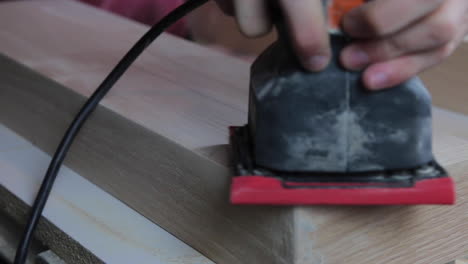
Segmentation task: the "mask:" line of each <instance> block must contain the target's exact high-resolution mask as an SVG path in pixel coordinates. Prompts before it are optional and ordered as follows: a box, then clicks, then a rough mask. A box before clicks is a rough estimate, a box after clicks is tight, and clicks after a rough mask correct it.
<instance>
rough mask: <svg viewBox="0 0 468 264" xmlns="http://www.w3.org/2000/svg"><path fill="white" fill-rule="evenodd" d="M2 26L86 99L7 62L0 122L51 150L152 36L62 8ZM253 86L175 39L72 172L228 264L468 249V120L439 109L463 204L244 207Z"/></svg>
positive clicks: (138, 74)
mask: <svg viewBox="0 0 468 264" xmlns="http://www.w3.org/2000/svg"><path fill="white" fill-rule="evenodd" d="M19 17H28V20H24V21H23V20H21V19H18V18H19ZM0 23H1V24H2V25H3V26H2V28H0V36H2V40H3V41H2V42H1V43H0V52H2V53H4V54H6V55H8V56H10V57H12V58H14V59H15V60H17V61H19V62H21V63H23V64H25V65H27V66H29V67H31V68H32V69H34V70H36V71H38V72H40V73H42V74H43V75H45V76H47V77H48V78H51V79H53V80H55V81H57V82H59V83H61V84H63V85H65V86H66V87H68V88H70V89H71V90H72V91H74V92H71V91H70V90H67V89H65V88H63V87H62V86H59V85H54V84H51V83H50V82H48V81H47V80H45V79H43V78H40V77H39V76H36V75H35V74H33V73H32V72H28V71H20V70H19V69H18V68H16V67H14V65H11V64H9V62H8V61H6V60H2V63H1V64H0V65H1V66H2V67H3V68H2V69H1V71H0V74H1V75H2V78H1V82H0V84H1V86H0V93H1V95H2V96H0V103H1V104H0V122H3V123H4V124H6V125H7V126H9V127H11V128H12V129H14V130H15V131H16V132H17V133H19V134H21V135H23V136H25V137H26V138H28V140H30V141H32V142H33V143H34V144H36V145H38V146H39V147H41V148H42V149H45V150H46V151H47V152H50V151H52V150H53V148H54V147H55V145H56V143H57V140H58V137H59V136H60V134H61V132H62V131H63V129H64V128H65V127H66V124H67V123H68V122H69V120H70V119H71V117H72V114H73V113H74V112H75V111H76V109H77V108H78V106H79V104H80V103H81V102H83V98H82V97H81V95H88V94H89V93H90V91H91V90H92V89H94V88H95V87H96V86H97V84H98V83H99V82H100V81H101V80H102V78H103V77H104V75H105V74H106V73H107V72H108V71H109V70H110V68H111V66H112V65H113V64H115V63H116V61H117V60H118V58H119V57H120V56H121V55H122V54H123V53H124V52H125V50H126V49H128V47H129V46H130V45H131V44H132V43H133V42H134V41H135V39H137V38H138V37H139V36H140V35H141V33H142V32H143V31H144V29H145V28H144V27H143V26H139V25H135V24H133V23H130V22H128V21H125V20H123V19H120V18H116V17H113V16H111V15H108V14H102V13H100V12H98V11H94V10H90V9H89V8H85V7H83V6H80V5H77V4H74V3H70V2H60V3H59V2H53V1H47V2H41V1H37V2H29V3H26V2H23V3H7V4H2V7H1V8H0ZM31 24H34V25H35V30H33V31H31V28H30V25H31ZM96 25H99V26H96ZM104 31H105V32H106V33H105V34H104ZM459 56H462V55H459ZM465 56H466V55H465ZM448 65H450V64H448ZM12 69H13V70H12ZM15 71H16V72H15ZM448 72H449V73H450V72H451V71H450V70H448ZM447 78H451V77H450V76H449V77H447ZM31 84H34V87H32V86H31ZM428 85H429V87H431V90H434V89H439V88H438V86H436V85H435V84H433V83H429V84H428ZM247 88H248V65H247V64H246V63H244V62H242V61H240V60H237V59H234V58H229V57H227V56H224V55H221V54H217V53H215V52H212V51H209V50H207V49H205V48H201V47H198V46H196V45H194V44H191V43H187V42H185V41H182V40H177V39H175V38H173V37H170V36H165V37H163V38H162V39H161V40H159V41H157V42H156V43H155V44H154V45H153V46H152V47H151V48H150V50H149V51H148V52H146V53H145V54H144V55H143V57H142V58H141V59H140V60H139V61H138V62H137V64H136V65H135V66H134V67H132V68H131V70H130V71H129V73H128V74H127V75H126V76H125V77H124V79H122V81H120V82H119V83H118V85H117V87H116V88H115V90H113V91H112V92H111V93H110V94H109V96H108V97H107V98H106V99H105V101H104V102H103V107H101V108H100V109H99V110H98V111H97V112H96V113H95V115H94V116H93V118H92V119H91V120H90V122H89V123H88V124H87V126H86V127H85V128H84V129H83V131H82V133H81V135H80V137H79V138H78V141H77V143H76V144H75V145H74V147H73V148H72V152H71V153H70V156H69V159H68V161H67V165H68V166H70V167H71V168H73V169H75V170H76V171H77V172H79V173H80V174H81V175H83V176H85V177H87V178H88V179H90V180H91V181H93V182H94V183H96V184H97V185H98V186H100V187H101V188H103V189H105V190H106V191H108V192H109V193H111V194H112V195H114V196H116V197H118V198H119V199H121V200H122V201H123V202H125V203H127V204H128V205H130V206H131V207H133V208H134V209H136V210H137V211H138V212H140V213H141V214H143V215H145V216H146V217H148V218H149V219H150V220H152V221H154V222H155V223H158V224H159V225H161V226H162V227H163V228H165V229H166V230H168V231H170V232H171V233H173V234H174V235H176V236H177V237H179V238H181V239H183V240H184V241H186V242H188V243H189V244H190V245H192V246H194V247H195V248H197V249H199V250H200V251H201V252H203V253H204V254H206V255H207V256H208V257H210V258H212V259H213V260H214V261H216V262H218V263H223V264H224V263H227V264H229V263H273V264H274V263H284V264H286V263H287V264H290V263H296V264H319V263H331V264H335V263H344V262H346V263H363V264H374V263H408V264H410V263H411V264H413V263H420V264H426V263H447V262H448V261H450V260H453V259H456V258H457V257H460V256H461V255H463V254H465V253H466V252H468V245H467V243H466V241H468V233H467V231H466V230H468V215H467V214H466V212H467V210H468V202H467V197H468V182H467V179H468V173H467V172H468V162H467V160H468V118H467V117H466V116H463V115H459V114H454V113H451V112H447V111H444V110H437V109H436V110H435V113H434V119H435V124H434V127H435V150H436V156H437V157H438V158H439V160H440V161H441V162H442V163H443V164H444V165H445V166H447V167H448V169H449V170H450V172H451V173H452V175H453V176H454V178H455V179H456V181H457V184H458V185H457V186H458V194H459V200H458V203H457V205H456V206H451V207H447V206H413V207H307V208H305V207H297V208H271V207H234V206H230V205H228V203H227V190H228V189H227V188H228V182H229V175H230V173H229V169H228V168H227V167H226V165H227V164H228V163H227V160H226V154H227V147H226V143H227V129H226V128H227V126H229V125H239V124H243V123H244V122H245V120H246V103H247ZM456 91H457V92H462V91H461V90H458V89H457V90H456ZM462 95H463V94H460V95H458V96H460V97H461V96H462ZM454 96H455V95H454Z"/></svg>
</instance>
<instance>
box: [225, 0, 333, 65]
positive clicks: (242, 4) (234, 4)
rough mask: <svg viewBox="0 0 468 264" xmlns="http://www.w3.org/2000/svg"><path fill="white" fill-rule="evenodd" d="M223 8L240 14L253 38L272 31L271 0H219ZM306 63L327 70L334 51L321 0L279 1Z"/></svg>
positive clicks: (241, 24)
mask: <svg viewBox="0 0 468 264" xmlns="http://www.w3.org/2000/svg"><path fill="white" fill-rule="evenodd" d="M216 1H217V2H218V4H219V6H220V7H221V9H222V10H223V11H224V12H225V13H227V14H229V15H234V14H236V20H237V23H238V25H239V28H240V29H241V31H242V32H243V33H244V34H245V35H247V36H249V37H257V36H261V35H264V34H266V33H268V32H270V30H271V28H272V21H271V19H270V17H269V14H268V8H267V3H268V1H271V0H216ZM279 3H280V5H281V7H282V8H283V13H284V15H285V19H286V22H287V24H288V27H289V31H290V33H291V40H292V44H293V46H294V49H295V51H296V54H297V56H298V58H299V60H300V61H301V63H302V65H303V66H304V67H305V68H307V69H309V70H311V71H320V70H322V69H324V68H325V67H326V66H327V65H328V63H329V60H330V57H331V50H330V47H329V38H328V32H327V27H326V23H325V19H324V14H323V7H322V1H321V0H279Z"/></svg>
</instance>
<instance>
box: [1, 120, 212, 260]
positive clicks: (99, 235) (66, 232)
mask: <svg viewBox="0 0 468 264" xmlns="http://www.w3.org/2000/svg"><path fill="white" fill-rule="evenodd" d="M49 160H50V156H49V155H47V154H46V153H44V152H43V151H41V150H40V149H38V148H37V147H35V146H33V145H32V144H31V143H30V142H28V141H26V140H25V139H24V138H21V137H20V136H18V135H16V134H15V133H14V132H13V131H11V130H9V129H7V128H6V127H5V126H3V125H2V124H0V259H1V257H2V252H3V253H6V255H5V257H7V259H8V260H10V261H11V262H8V263H13V257H14V253H15V248H14V246H16V245H17V243H18V241H19V239H20V237H19V236H18V234H19V233H20V232H21V231H22V229H20V227H21V228H22V227H23V226H22V225H23V224H24V223H25V221H26V212H27V210H28V209H29V206H30V205H31V204H32V202H33V200H34V196H35V194H36V191H37V189H39V185H40V183H41V180H42V177H43V173H44V171H45V170H46V169H47V165H48V162H49ZM3 215H8V216H10V217H11V218H12V219H14V220H15V223H16V224H17V226H14V225H13V224H11V225H10V226H8V225H7V226H3V225H4V224H5V219H3V218H2V217H3ZM43 216H44V218H43V220H42V221H41V222H40V224H39V226H38V229H37V231H36V236H37V237H38V238H39V239H40V240H42V241H44V244H47V249H50V250H52V251H53V252H55V253H56V254H58V255H60V256H61V257H62V258H63V259H64V260H65V261H66V263H74V264H90V263H93V264H98V263H112V264H128V263H142V264H143V263H156V264H159V263H162V264H166V263H170V264H194V263H197V264H213V262H211V261H209V260H208V259H207V258H206V257H203V256H202V255H201V254H200V253H199V252H196V251H195V250H194V249H193V248H190V247H189V246H187V245H186V244H184V243H182V242H181V241H180V240H178V239H177V238H175V237H174V236H172V235H170V234H169V233H168V232H167V231H165V230H163V229H162V228H160V227H158V226H157V225H155V224H153V223H152V222H151V221H149V220H148V219H146V218H145V217H143V216H142V215H140V214H138V213H137V212H136V211H134V210H132V209H130V208H129V207H128V206H126V205H125V204H123V203H122V202H120V201H118V200H117V199H115V198H114V197H112V196H111V195H109V194H108V193H106V192H105V191H103V190H101V189H100V188H98V187H97V186H96V185H94V184H92V183H90V182H89V181H87V180H86V179H84V178H83V177H81V176H80V175H78V174H77V173H76V172H74V171H72V170H70V169H69V168H67V167H63V168H62V170H61V173H60V175H59V178H58V180H57V182H56V184H55V186H54V189H53V191H52V193H51V195H50V197H49V200H48V202H47V206H46V208H45V210H44V213H43ZM6 224H8V222H7V223H6ZM12 226H13V227H17V228H16V229H13V230H11V229H12V228H11V227H12ZM7 227H8V228H9V229H8V230H5V231H8V232H9V233H11V234H10V236H11V240H8V239H7V241H9V243H8V245H9V246H11V247H9V246H7V248H6V249H5V248H3V249H2V242H3V241H2V238H4V237H3V236H4V235H5V234H4V232H3V231H4V230H2V229H3V228H4V229H6V228H7ZM7 235H8V233H7ZM5 237H6V238H8V237H9V236H5ZM33 245H34V244H33ZM103 245H105V246H103ZM43 251H45V249H44V248H42V247H40V248H36V249H34V248H32V249H31V252H30V257H31V259H33V256H34V255H37V254H38V253H40V252H43ZM34 253H36V254H34ZM1 263H3V262H1ZM30 263H31V264H32V263H36V262H33V261H32V260H31V262H30ZM47 263H48V262H47ZM53 263H55V262H53Z"/></svg>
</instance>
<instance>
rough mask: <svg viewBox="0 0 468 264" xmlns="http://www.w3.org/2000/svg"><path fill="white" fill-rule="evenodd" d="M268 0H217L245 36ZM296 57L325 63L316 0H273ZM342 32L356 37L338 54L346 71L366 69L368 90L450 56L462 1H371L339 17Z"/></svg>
mask: <svg viewBox="0 0 468 264" xmlns="http://www.w3.org/2000/svg"><path fill="white" fill-rule="evenodd" d="M268 1H269V0H217V2H218V3H219V4H220V6H221V7H222V8H223V10H224V11H225V12H227V13H230V14H235V15H236V18H237V20H238V24H239V27H240V29H241V30H242V31H243V32H244V33H245V34H246V35H248V36H253V37H255V36H259V35H262V34H264V33H266V32H268V31H269V30H270V28H271V21H270V20H269V18H268V13H267V8H266V3H267V2H268ZM279 2H280V3H281V7H282V8H283V13H284V14H285V16H286V18H287V21H288V25H289V27H290V31H291V33H292V34H291V37H292V43H293V44H294V47H295V50H296V53H297V55H298V58H299V59H300V61H301V62H302V64H303V65H304V67H306V68H307V69H309V70H311V71H319V70H322V69H323V68H324V67H326V65H327V64H328V62H329V58H330V48H329V44H328V39H329V38H328V36H327V30H326V23H325V22H324V15H323V13H322V10H323V7H322V1H321V0H279ZM343 28H344V31H345V32H346V33H347V34H349V35H350V36H352V37H354V38H355V39H356V40H357V41H356V43H354V44H353V45H351V46H349V47H348V48H346V49H345V50H344V51H343V53H342V54H341V61H342V63H343V65H344V66H345V67H347V68H348V69H351V70H358V69H363V68H366V70H365V72H364V82H365V84H366V86H367V87H368V88H369V89H374V90H376V89H382V88H387V87H391V86H394V85H395V84H398V83H401V82H403V81H405V80H407V79H409V78H411V77H412V76H414V75H416V74H418V73H419V72H421V71H423V70H425V69H427V68H429V67H431V66H433V65H435V64H438V63H440V62H441V61H442V60H444V59H445V58H446V57H448V56H449V55H451V54H452V53H453V51H454V50H455V48H456V47H457V46H458V45H459V44H460V43H461V41H462V39H463V37H464V36H465V34H466V33H467V32H468V1H467V0H374V1H370V2H368V3H366V4H363V5H361V6H360V7H358V8H356V9H354V10H352V11H351V12H349V13H348V14H346V15H345V17H344V19H343Z"/></svg>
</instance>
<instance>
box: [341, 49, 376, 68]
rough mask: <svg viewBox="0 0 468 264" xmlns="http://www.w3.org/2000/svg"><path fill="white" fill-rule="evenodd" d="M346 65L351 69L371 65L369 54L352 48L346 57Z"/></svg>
mask: <svg viewBox="0 0 468 264" xmlns="http://www.w3.org/2000/svg"><path fill="white" fill-rule="evenodd" d="M344 59H345V63H344V64H345V65H346V66H348V67H350V68H351V69H360V68H363V67H364V66H366V65H367V64H369V63H370V58H369V54H367V53H366V52H365V51H364V50H363V49H361V48H359V47H356V46H354V47H350V48H349V49H348V50H347V51H346V53H345V56H344Z"/></svg>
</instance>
